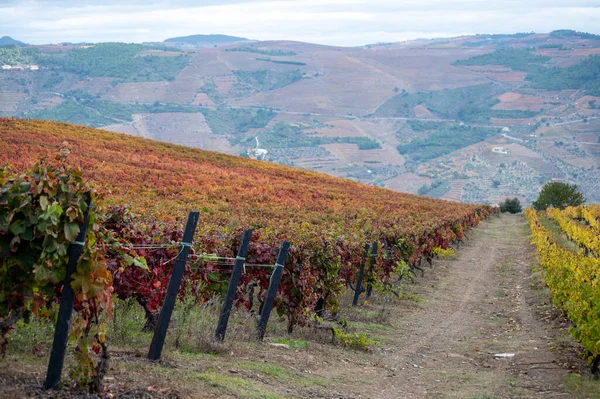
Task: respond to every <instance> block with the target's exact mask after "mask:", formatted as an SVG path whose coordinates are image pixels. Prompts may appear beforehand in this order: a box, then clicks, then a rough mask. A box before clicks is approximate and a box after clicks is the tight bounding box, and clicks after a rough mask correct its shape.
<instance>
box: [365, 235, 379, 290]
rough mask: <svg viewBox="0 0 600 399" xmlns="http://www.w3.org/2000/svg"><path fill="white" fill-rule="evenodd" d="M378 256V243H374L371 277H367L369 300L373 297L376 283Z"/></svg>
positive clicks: (370, 269) (370, 266) (370, 268)
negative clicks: (376, 258) (376, 260)
mask: <svg viewBox="0 0 600 399" xmlns="http://www.w3.org/2000/svg"><path fill="white" fill-rule="evenodd" d="M376 256H377V241H375V242H373V246H372V251H371V264H370V265H369V275H368V277H367V299H368V298H370V297H371V293H372V292H373V283H374V282H375V276H374V275H373V273H375V257H376Z"/></svg>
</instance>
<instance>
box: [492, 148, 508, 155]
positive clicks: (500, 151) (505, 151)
mask: <svg viewBox="0 0 600 399" xmlns="http://www.w3.org/2000/svg"><path fill="white" fill-rule="evenodd" d="M492 152H495V153H496V154H508V152H509V150H508V148H504V147H494V148H492Z"/></svg>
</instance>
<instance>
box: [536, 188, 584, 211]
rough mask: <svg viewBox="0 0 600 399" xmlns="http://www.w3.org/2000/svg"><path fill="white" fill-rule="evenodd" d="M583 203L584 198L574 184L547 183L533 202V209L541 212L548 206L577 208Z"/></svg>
mask: <svg viewBox="0 0 600 399" xmlns="http://www.w3.org/2000/svg"><path fill="white" fill-rule="evenodd" d="M584 203H585V198H584V197H583V194H581V193H580V192H579V189H578V187H577V185H576V184H567V183H561V182H548V183H546V184H545V185H544V187H542V191H540V195H539V197H538V199H537V200H535V201H533V207H534V208H535V209H536V210H538V211H541V210H544V209H546V208H548V207H550V206H552V207H554V208H559V209H564V208H566V207H567V206H579V205H582V204H584Z"/></svg>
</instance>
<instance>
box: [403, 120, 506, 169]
mask: <svg viewBox="0 0 600 399" xmlns="http://www.w3.org/2000/svg"><path fill="white" fill-rule="evenodd" d="M496 134H498V130H497V129H490V128H475V127H469V126H461V125H452V126H444V127H443V128H441V129H439V130H438V131H436V132H435V133H432V134H430V135H428V136H427V137H419V138H415V139H413V140H412V141H411V142H410V143H408V144H400V145H399V146H398V147H397V149H398V152H399V153H400V154H402V155H406V156H408V158H410V159H411V160H413V161H420V162H422V161H427V160H429V159H433V158H437V157H439V156H442V155H445V154H448V153H451V152H452V151H456V150H458V149H460V148H463V147H466V146H469V145H471V144H475V143H478V142H480V141H483V140H486V139H488V138H490V137H492V136H494V135H496Z"/></svg>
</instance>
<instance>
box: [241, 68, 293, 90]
mask: <svg viewBox="0 0 600 399" xmlns="http://www.w3.org/2000/svg"><path fill="white" fill-rule="evenodd" d="M233 73H234V74H235V76H236V77H237V79H238V81H239V82H240V83H244V84H248V85H250V86H252V87H253V88H255V89H258V90H259V91H266V90H275V89H280V88H282V87H285V86H288V85H291V84H292V83H295V82H297V81H299V80H300V79H302V72H300V70H298V69H296V70H293V71H275V70H271V69H260V70H258V71H233Z"/></svg>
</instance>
